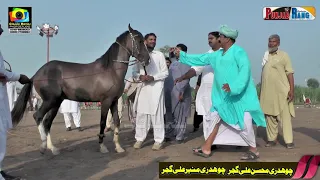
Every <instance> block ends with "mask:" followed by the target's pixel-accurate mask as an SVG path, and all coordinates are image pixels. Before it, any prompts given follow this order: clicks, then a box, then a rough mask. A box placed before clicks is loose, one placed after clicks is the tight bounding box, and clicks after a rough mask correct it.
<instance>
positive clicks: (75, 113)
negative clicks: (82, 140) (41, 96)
mask: <svg viewBox="0 0 320 180" xmlns="http://www.w3.org/2000/svg"><path fill="white" fill-rule="evenodd" d="M60 113H62V114H63V117H64V122H65V124H66V128H67V131H71V119H73V122H74V125H75V126H76V128H77V129H78V130H79V131H83V129H82V128H81V111H80V103H79V102H76V101H71V100H69V99H65V100H63V101H62V103H61V105H60Z"/></svg>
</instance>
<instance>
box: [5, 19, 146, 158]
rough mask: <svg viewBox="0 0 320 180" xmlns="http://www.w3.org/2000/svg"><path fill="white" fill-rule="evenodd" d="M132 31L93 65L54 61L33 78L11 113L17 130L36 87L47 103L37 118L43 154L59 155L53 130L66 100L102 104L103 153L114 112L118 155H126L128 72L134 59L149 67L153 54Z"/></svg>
mask: <svg viewBox="0 0 320 180" xmlns="http://www.w3.org/2000/svg"><path fill="white" fill-rule="evenodd" d="M128 29H129V31H126V32H124V33H123V34H121V35H120V36H119V37H117V39H116V42H114V43H113V44H112V45H111V46H110V48H109V49H108V51H107V52H106V53H105V54H104V55H102V56H101V57H100V58H98V59H97V60H96V61H94V62H92V63H89V64H79V63H70V62H63V61H57V60H54V61H50V62H49V63H47V64H45V65H43V66H42V67H41V68H40V69H39V70H38V71H37V72H36V74H35V75H34V76H33V77H32V78H31V81H32V83H29V84H26V85H24V87H23V88H22V90H21V93H20V95H19V97H18V99H17V102H16V104H15V106H14V108H13V110H12V112H11V114H12V123H13V125H14V126H16V125H18V123H19V122H20V121H21V119H22V117H23V115H24V112H25V109H26V105H27V102H28V100H29V98H30V94H31V93H32V87H33V86H34V88H35V90H36V91H37V93H38V94H39V95H40V97H41V98H42V100H43V103H42V105H41V107H40V108H39V110H37V111H36V112H35V113H34V114H33V117H34V119H35V121H36V123H37V125H38V129H39V133H40V137H41V140H42V144H41V146H40V152H41V153H44V151H45V150H46V148H48V149H50V150H51V151H52V153H53V154H55V155H56V154H59V149H57V148H56V147H55V146H54V145H53V144H52V141H51V137H50V128H51V125H52V122H53V120H54V118H55V117H56V115H57V112H58V110H59V108H60V105H61V103H62V101H63V100H64V99H69V100H74V101H78V102H101V119H100V133H99V134H98V137H99V144H100V151H101V152H102V153H106V152H108V149H107V147H106V146H105V145H104V144H103V138H104V130H105V127H106V118H107V114H108V110H109V109H110V110H111V113H112V116H113V120H114V125H115V130H114V138H113V141H114V144H115V150H116V151H117V152H119V153H120V152H124V149H122V147H121V145H120V143H119V135H118V134H119V127H120V120H119V116H118V109H117V106H118V99H119V97H120V96H121V95H122V93H123V90H124V78H125V75H126V73H127V70H128V64H129V62H130V61H129V58H130V56H133V57H135V58H136V59H137V60H138V61H139V62H140V63H142V65H144V66H145V65H148V64H149V59H150V56H149V52H148V50H147V48H146V46H145V44H144V39H143V36H142V34H141V33H140V32H139V31H137V30H133V29H132V28H131V27H130V24H129V26H128ZM44 117H45V118H44Z"/></svg>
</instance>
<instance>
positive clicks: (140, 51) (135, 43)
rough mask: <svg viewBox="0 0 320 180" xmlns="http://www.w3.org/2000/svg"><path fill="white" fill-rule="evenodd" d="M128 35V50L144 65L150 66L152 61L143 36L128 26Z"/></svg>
mask: <svg viewBox="0 0 320 180" xmlns="http://www.w3.org/2000/svg"><path fill="white" fill-rule="evenodd" d="M128 29H129V31H128V35H127V39H126V40H127V43H126V44H127V47H126V48H127V49H128V50H130V51H131V54H132V56H133V57H135V58H136V59H137V60H138V61H139V62H140V63H142V65H148V64H149V60H150V55H149V51H148V49H147V47H146V45H145V44H144V38H143V36H142V34H141V33H140V32H139V31H137V30H134V29H132V28H131V26H130V24H129V25H128Z"/></svg>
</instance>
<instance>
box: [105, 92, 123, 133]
mask: <svg viewBox="0 0 320 180" xmlns="http://www.w3.org/2000/svg"><path fill="white" fill-rule="evenodd" d="M122 111H123V99H122V96H121V97H120V98H119V99H118V116H119V119H120V124H121V119H122ZM112 125H113V118H112V113H111V110H110V109H109V111H108V116H107V125H106V132H108V131H110V130H111V126H112Z"/></svg>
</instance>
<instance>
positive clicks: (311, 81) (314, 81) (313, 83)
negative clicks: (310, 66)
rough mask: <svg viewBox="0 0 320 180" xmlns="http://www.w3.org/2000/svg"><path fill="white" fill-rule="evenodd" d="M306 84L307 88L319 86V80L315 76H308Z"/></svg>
mask: <svg viewBox="0 0 320 180" xmlns="http://www.w3.org/2000/svg"><path fill="white" fill-rule="evenodd" d="M307 86H308V87H309V88H313V89H315V88H319V81H318V80H317V79H315V78H310V79H308V81H307Z"/></svg>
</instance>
